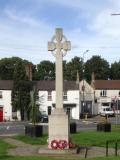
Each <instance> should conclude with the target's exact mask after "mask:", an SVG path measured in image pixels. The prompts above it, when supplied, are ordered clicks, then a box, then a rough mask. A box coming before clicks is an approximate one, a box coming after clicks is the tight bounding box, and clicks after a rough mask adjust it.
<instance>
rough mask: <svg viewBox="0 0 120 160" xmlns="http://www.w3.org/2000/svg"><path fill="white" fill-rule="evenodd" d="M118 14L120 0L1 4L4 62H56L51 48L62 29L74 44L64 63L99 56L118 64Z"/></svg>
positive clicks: (1, 54)
mask: <svg viewBox="0 0 120 160" xmlns="http://www.w3.org/2000/svg"><path fill="white" fill-rule="evenodd" d="M114 13H120V0H99V1H98V0H0V59H1V58H5V57H12V56H17V57H21V58H22V59H26V60H29V61H31V62H32V63H34V64H38V63H39V62H40V61H43V60H50V61H55V58H54V57H53V55H52V54H51V52H50V51H48V47H47V44H48V41H51V38H52V37H53V36H54V35H55V28H62V29H63V34H64V35H65V36H66V38H67V40H68V41H71V51H68V53H67V55H66V56H65V57H64V60H66V61H70V60H71V59H72V58H74V57H75V56H78V57H83V55H84V61H87V60H88V59H90V58H91V57H92V56H93V55H99V56H101V58H104V59H105V60H107V61H108V62H109V63H110V64H111V63H114V62H115V61H117V62H118V61H119V60H120V15H118V16H113V15H111V14H114ZM86 50H89V51H88V52H86ZM85 52H86V54H84V53H85Z"/></svg>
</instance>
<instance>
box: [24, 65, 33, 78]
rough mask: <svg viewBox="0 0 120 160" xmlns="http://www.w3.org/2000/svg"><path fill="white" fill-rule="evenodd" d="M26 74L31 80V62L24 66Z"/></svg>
mask: <svg viewBox="0 0 120 160" xmlns="http://www.w3.org/2000/svg"><path fill="white" fill-rule="evenodd" d="M25 70H26V75H27V77H28V79H29V80H30V81H32V64H27V65H26V66H25Z"/></svg>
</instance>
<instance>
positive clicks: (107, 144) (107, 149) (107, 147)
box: [106, 141, 108, 157]
mask: <svg viewBox="0 0 120 160" xmlns="http://www.w3.org/2000/svg"><path fill="white" fill-rule="evenodd" d="M106 157H108V141H106Z"/></svg>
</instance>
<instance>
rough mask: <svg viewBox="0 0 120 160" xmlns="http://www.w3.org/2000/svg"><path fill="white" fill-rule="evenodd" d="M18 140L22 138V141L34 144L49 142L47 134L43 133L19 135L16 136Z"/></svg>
mask: <svg viewBox="0 0 120 160" xmlns="http://www.w3.org/2000/svg"><path fill="white" fill-rule="evenodd" d="M14 138H15V139H17V140H20V141H22V142H25V143H28V144H32V145H36V144H39V145H44V144H47V138H48V136H47V135H43V136H42V137H29V136H23V135H19V136H16V137H14Z"/></svg>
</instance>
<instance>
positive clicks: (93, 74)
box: [91, 72, 95, 89]
mask: <svg viewBox="0 0 120 160" xmlns="http://www.w3.org/2000/svg"><path fill="white" fill-rule="evenodd" d="M91 86H92V87H93V89H95V73H94V72H92V75H91Z"/></svg>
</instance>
